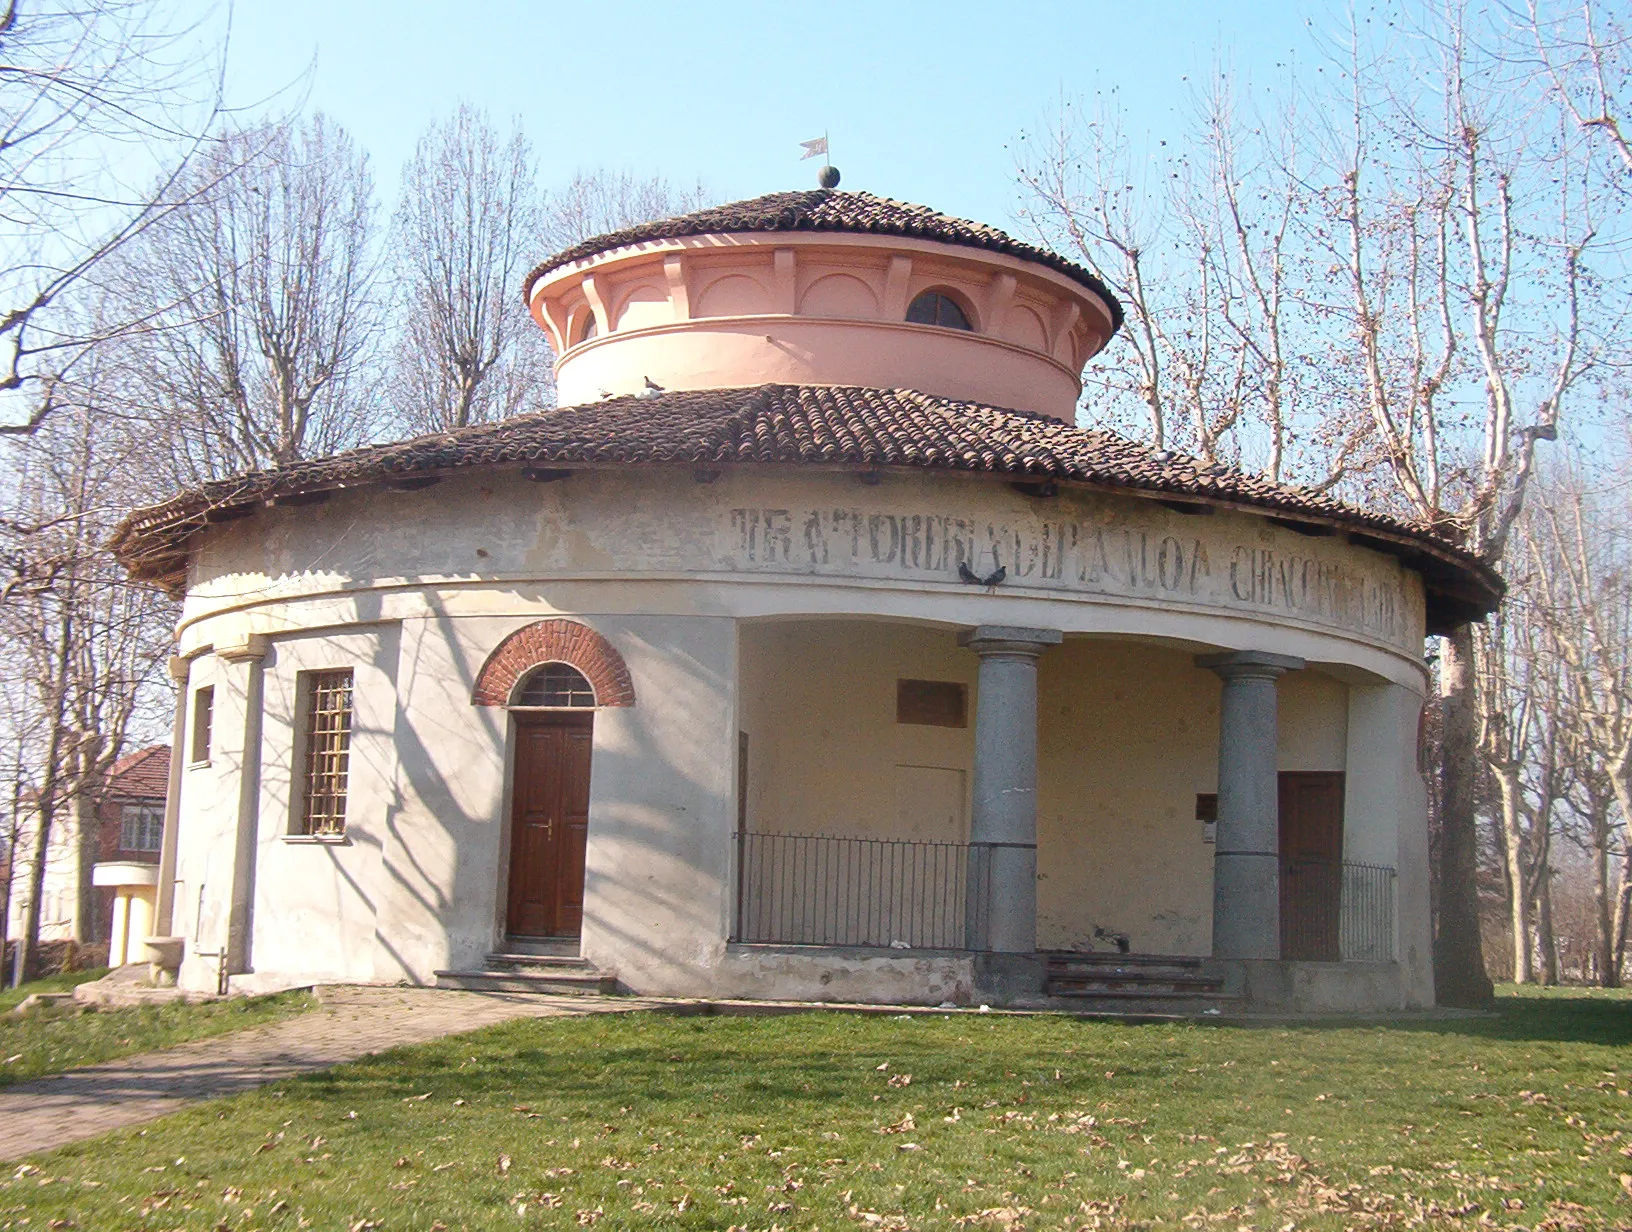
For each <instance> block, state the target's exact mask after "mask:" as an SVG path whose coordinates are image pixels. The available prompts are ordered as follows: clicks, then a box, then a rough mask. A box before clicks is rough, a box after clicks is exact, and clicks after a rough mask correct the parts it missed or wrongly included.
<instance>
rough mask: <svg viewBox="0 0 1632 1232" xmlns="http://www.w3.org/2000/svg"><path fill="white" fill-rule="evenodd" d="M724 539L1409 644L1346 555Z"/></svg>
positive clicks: (765, 549) (752, 561)
mask: <svg viewBox="0 0 1632 1232" xmlns="http://www.w3.org/2000/svg"><path fill="white" fill-rule="evenodd" d="M723 538H724V539H725V541H726V542H724V543H721V544H720V547H721V548H723V549H725V550H724V551H723V552H721V553H720V554H721V555H722V556H725V557H728V558H729V564H730V565H731V566H732V567H736V568H741V569H748V570H767V571H777V572H798V573H816V574H829V575H837V576H854V577H890V576H901V577H919V578H929V577H935V576H939V577H941V578H943V579H946V580H955V579H956V578H957V576H958V566H959V565H960V564H961V565H967V566H968V567H969V568H970V569H972V570H974V571H975V572H976V573H979V574H981V575H983V576H984V575H986V574H989V573H990V572H991V571H992V570H994V569H996V568H998V567H999V566H1001V567H1002V568H1004V569H1005V570H1006V571H1007V581H1008V583H1009V584H1016V583H1018V584H1021V585H1026V586H1031V587H1040V588H1046V589H1058V590H1064V591H1074V592H1080V593H1085V594H1104V595H1118V596H1151V597H1162V596H1166V597H1169V598H1173V599H1176V600H1189V601H1194V602H1197V603H1202V604H1210V605H1216V606H1223V607H1228V608H1230V609H1233V610H1237V611H1252V612H1260V613H1263V614H1266V615H1269V614H1273V613H1276V612H1282V613H1286V614H1289V615H1293V616H1298V617H1301V618H1304V619H1307V620H1313V621H1317V622H1319V623H1322V624H1328V625H1334V626H1337V627H1339V628H1343V629H1348V630H1352V631H1354V632H1358V633H1363V634H1366V635H1368V636H1371V637H1375V638H1380V639H1382V640H1385V641H1388V642H1392V643H1394V644H1396V645H1406V644H1408V642H1409V640H1410V638H1411V636H1412V634H1411V623H1412V622H1411V621H1409V620H1408V619H1407V618H1406V612H1407V608H1406V597H1405V594H1404V592H1403V589H1402V587H1401V585H1400V582H1399V579H1398V577H1397V576H1394V577H1391V576H1386V575H1384V574H1383V571H1382V570H1371V569H1367V568H1365V567H1363V566H1361V565H1359V564H1357V563H1355V562H1352V561H1349V560H1344V559H1342V558H1341V556H1342V551H1343V549H1341V548H1339V549H1338V550H1337V551H1327V552H1324V553H1321V552H1316V551H1308V552H1303V553H1299V552H1292V551H1280V550H1275V549H1273V548H1270V547H1265V546H1263V545H1261V544H1255V543H1254V544H1248V543H1240V542H1230V541H1227V540H1225V539H1222V538H1219V537H1208V536H1205V535H1197V534H1183V533H1178V531H1176V530H1175V531H1173V532H1172V533H1168V532H1164V531H1162V530H1159V529H1157V530H1152V529H1149V528H1138V527H1124V526H1115V525H1108V524H1105V525H1101V524H1095V523H1093V522H1091V521H1086V520H1079V519H1059V520H1049V519H1039V520H1036V521H1032V522H1027V523H1025V524H1023V525H1017V524H1011V523H1005V522H1000V521H990V520H984V519H977V518H964V517H957V516H953V515H949V514H938V513H899V512H896V513H884V512H874V511H870V510H866V509H858V508H829V509H775V508H738V509H733V510H731V511H730V526H729V529H728V531H726V533H725V535H724V536H723ZM722 563H726V562H722Z"/></svg>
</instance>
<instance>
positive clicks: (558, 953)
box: [501, 937, 581, 958]
mask: <svg viewBox="0 0 1632 1232" xmlns="http://www.w3.org/2000/svg"><path fill="white" fill-rule="evenodd" d="M580 944H581V942H580V941H579V939H578V938H577V937H506V938H505V939H504V948H503V950H502V951H501V952H502V953H505V954H542V955H548V956H549V957H552V958H577V957H578V949H579V946H580Z"/></svg>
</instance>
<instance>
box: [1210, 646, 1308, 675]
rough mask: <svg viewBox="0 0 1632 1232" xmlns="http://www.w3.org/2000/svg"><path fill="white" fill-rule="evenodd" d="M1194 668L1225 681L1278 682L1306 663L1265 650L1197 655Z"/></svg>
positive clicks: (1290, 656)
mask: <svg viewBox="0 0 1632 1232" xmlns="http://www.w3.org/2000/svg"><path fill="white" fill-rule="evenodd" d="M1196 666H1197V667H1204V668H1206V669H1207V670H1208V671H1210V672H1214V673H1216V674H1217V675H1219V676H1222V677H1223V678H1224V679H1225V680H1278V679H1279V678H1280V677H1282V676H1284V675H1286V673H1287V672H1295V671H1297V670H1298V669H1300V668H1302V667H1305V666H1306V663H1305V662H1304V660H1302V659H1299V658H1295V657H1294V656H1292V655H1283V654H1271V653H1270V652H1269V651H1267V650H1231V651H1226V652H1225V653H1223V654H1206V655H1197V656H1196Z"/></svg>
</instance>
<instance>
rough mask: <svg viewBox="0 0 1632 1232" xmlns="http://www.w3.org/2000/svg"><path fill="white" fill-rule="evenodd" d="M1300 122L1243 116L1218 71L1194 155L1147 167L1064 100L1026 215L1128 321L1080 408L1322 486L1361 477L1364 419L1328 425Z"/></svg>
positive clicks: (1029, 169)
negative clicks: (1307, 241) (1306, 229)
mask: <svg viewBox="0 0 1632 1232" xmlns="http://www.w3.org/2000/svg"><path fill="white" fill-rule="evenodd" d="M1302 127H1303V123H1302V120H1301V117H1299V116H1298V115H1297V114H1296V113H1295V112H1292V113H1289V114H1287V115H1286V116H1284V117H1278V118H1276V119H1275V120H1273V121H1272V122H1271V123H1267V124H1266V123H1264V122H1262V121H1258V122H1249V121H1247V120H1244V119H1243V118H1242V116H1241V115H1240V114H1239V109H1238V106H1237V103H1236V100H1235V97H1234V86H1233V83H1232V82H1231V80H1230V79H1229V77H1228V76H1227V75H1223V74H1220V75H1218V76H1217V77H1216V78H1215V79H1214V81H1213V85H1212V88H1211V90H1210V92H1209V93H1207V94H1206V95H1205V96H1203V97H1201V98H1200V99H1199V100H1198V102H1197V105H1196V111H1195V116H1194V123H1193V133H1192V135H1191V137H1190V139H1189V141H1188V142H1187V144H1186V146H1185V148H1184V149H1183V150H1182V151H1180V152H1177V153H1173V154H1161V153H1158V156H1157V157H1155V158H1152V159H1142V158H1140V157H1137V156H1136V154H1135V152H1134V143H1132V142H1131V141H1130V140H1129V139H1128V138H1127V136H1126V135H1125V133H1124V127H1123V119H1122V117H1121V115H1120V114H1119V113H1118V111H1117V110H1116V108H1115V106H1114V104H1112V103H1109V102H1107V103H1106V104H1105V105H1103V106H1101V107H1100V108H1098V109H1097V110H1096V111H1095V112H1094V113H1093V114H1091V115H1090V114H1085V113H1084V112H1083V111H1082V110H1081V109H1080V108H1079V107H1077V106H1076V105H1074V104H1066V105H1064V106H1062V108H1061V110H1060V112H1059V114H1058V115H1057V116H1056V117H1055V119H1054V121H1053V122H1052V124H1051V126H1050V128H1049V129H1048V130H1047V131H1046V132H1044V133H1041V134H1037V135H1032V136H1028V137H1027V139H1026V142H1025V147H1024V149H1025V152H1024V154H1023V155H1022V157H1021V160H1020V163H1019V175H1020V180H1021V183H1022V185H1023V188H1024V190H1025V201H1024V202H1023V204H1022V206H1021V209H1020V215H1021V218H1022V221H1024V222H1025V223H1026V225H1027V226H1028V228H1029V229H1030V230H1031V231H1032V232H1033V233H1035V234H1037V235H1038V236H1039V237H1041V238H1043V239H1044V240H1046V241H1047V242H1049V243H1050V244H1052V245H1053V246H1055V247H1057V248H1061V249H1064V250H1066V251H1069V252H1070V253H1071V254H1072V255H1073V257H1075V258H1076V259H1078V260H1080V261H1081V262H1082V263H1083V264H1084V265H1086V266H1088V267H1089V268H1090V269H1092V270H1093V271H1094V272H1095V273H1096V274H1097V275H1098V276H1099V277H1101V278H1102V279H1104V280H1105V282H1106V283H1107V284H1108V285H1109V286H1110V287H1111V288H1112V290H1113V291H1115V292H1116V294H1117V296H1118V298H1119V299H1120V300H1121V301H1122V303H1123V306H1124V308H1125V309H1126V311H1127V324H1126V326H1125V327H1124V329H1123V330H1122V331H1121V332H1120V333H1119V334H1118V336H1117V338H1116V339H1115V340H1113V342H1112V355H1113V357H1114V358H1113V362H1111V363H1108V364H1105V365H1103V366H1102V367H1101V368H1099V369H1098V370H1097V372H1096V373H1095V374H1092V375H1090V377H1089V380H1088V388H1089V390H1091V394H1090V400H1089V402H1088V404H1087V405H1086V406H1085V407H1084V412H1085V414H1087V415H1088V416H1089V417H1090V418H1092V419H1094V420H1095V421H1098V422H1104V423H1108V424H1110V425H1112V426H1116V427H1120V428H1122V429H1124V430H1130V429H1131V430H1133V431H1134V432H1136V433H1138V434H1140V435H1143V436H1145V437H1146V438H1147V439H1148V440H1149V441H1150V442H1151V443H1152V444H1154V445H1156V446H1157V447H1158V448H1175V447H1176V448H1182V449H1186V450H1188V451H1190V452H1191V453H1193V454H1194V455H1196V456H1197V457H1199V458H1201V459H1202V460H1203V461H1205V462H1209V463H1225V462H1240V463H1243V464H1245V465H1248V466H1250V467H1251V468H1252V469H1255V470H1261V471H1262V472H1263V473H1265V474H1267V475H1268V476H1269V477H1270V478H1272V479H1276V480H1282V479H1286V480H1295V481H1301V482H1303V483H1305V484H1308V485H1309V486H1312V487H1315V488H1318V489H1321V490H1325V489H1328V488H1331V487H1333V486H1335V485H1336V484H1338V483H1339V482H1341V481H1342V480H1343V479H1344V478H1345V477H1346V476H1347V475H1348V474H1349V473H1350V472H1351V471H1353V470H1355V469H1361V470H1363V469H1364V468H1365V466H1366V465H1367V459H1366V458H1365V451H1364V445H1365V442H1366V439H1367V437H1368V436H1369V424H1368V423H1367V421H1365V420H1364V419H1362V418H1357V417H1355V416H1344V415H1332V414H1330V413H1329V412H1330V410H1331V408H1332V406H1333V404H1334V398H1336V397H1337V396H1338V390H1337V389H1336V388H1335V387H1334V385H1333V383H1332V382H1331V380H1330V379H1329V374H1330V371H1331V365H1330V364H1329V362H1328V361H1327V357H1326V354H1325V352H1326V350H1327V349H1328V348H1329V342H1328V340H1326V339H1325V338H1324V337H1323V336H1322V328H1321V324H1320V322H1319V321H1318V320H1317V319H1316V318H1315V317H1313V316H1312V315H1311V312H1310V308H1309V305H1310V304H1311V302H1312V296H1311V294H1310V290H1309V287H1308V286H1307V285H1306V284H1307V282H1308V280H1309V279H1310V278H1311V277H1324V270H1323V269H1322V270H1317V269H1315V268H1314V267H1313V266H1312V265H1311V263H1310V262H1309V261H1308V260H1307V259H1306V254H1305V253H1304V252H1303V251H1301V250H1300V247H1299V241H1300V240H1301V234H1300V232H1299V231H1298V229H1297V228H1296V227H1295V226H1294V221H1295V219H1296V218H1297V217H1298V216H1299V215H1300V214H1301V213H1303V212H1305V211H1307V210H1308V209H1309V208H1310V203H1311V197H1312V190H1311V189H1310V187H1309V184H1308V179H1307V175H1306V169H1305V168H1304V166H1303V162H1304V156H1303V153H1302V151H1301V148H1300V145H1299V136H1298V135H1299V132H1300V129H1301V128H1302ZM1134 407H1137V408H1139V410H1138V414H1137V415H1135V414H1134V413H1133V408H1134ZM1141 418H1142V419H1143V421H1144V422H1143V424H1139V423H1138V422H1137V420H1138V419H1141Z"/></svg>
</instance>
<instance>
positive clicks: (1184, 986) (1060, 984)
mask: <svg viewBox="0 0 1632 1232" xmlns="http://www.w3.org/2000/svg"><path fill="white" fill-rule="evenodd" d="M1223 991H1224V981H1223V980H1222V979H1220V978H1218V977H1216V976H1202V975H1198V976H1191V977H1185V976H1170V975H1160V974H1140V975H1125V976H1116V975H1109V974H1078V975H1051V976H1050V977H1049V979H1048V992H1049V994H1050V995H1053V996H1058V995H1060V994H1062V993H1071V994H1074V993H1080V992H1127V993H1163V994H1166V993H1184V994H1186V995H1200V996H1207V995H1209V994H1212V993H1216V992H1223Z"/></svg>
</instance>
